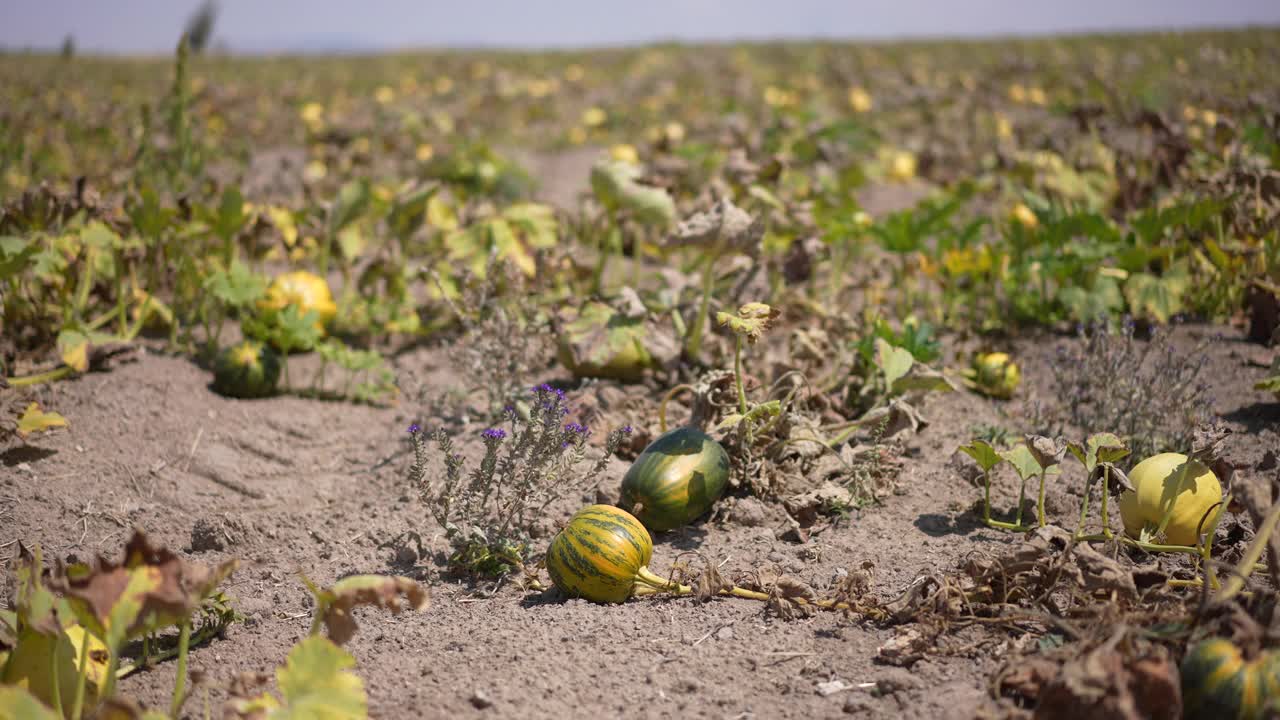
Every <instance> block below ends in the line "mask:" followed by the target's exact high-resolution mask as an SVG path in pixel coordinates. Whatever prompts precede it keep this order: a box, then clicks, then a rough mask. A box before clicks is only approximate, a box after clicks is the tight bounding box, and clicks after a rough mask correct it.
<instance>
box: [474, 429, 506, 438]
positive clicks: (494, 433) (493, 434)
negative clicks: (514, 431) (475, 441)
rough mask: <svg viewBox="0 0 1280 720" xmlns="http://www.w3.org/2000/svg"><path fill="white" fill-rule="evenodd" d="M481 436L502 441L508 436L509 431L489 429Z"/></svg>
mask: <svg viewBox="0 0 1280 720" xmlns="http://www.w3.org/2000/svg"><path fill="white" fill-rule="evenodd" d="M480 434H481V435H482V436H484V437H485V438H486V439H489V440H501V439H503V438H505V437H506V436H507V431H506V430H503V429H502V428H489V429H488V430H485V431H484V432H482V433H480Z"/></svg>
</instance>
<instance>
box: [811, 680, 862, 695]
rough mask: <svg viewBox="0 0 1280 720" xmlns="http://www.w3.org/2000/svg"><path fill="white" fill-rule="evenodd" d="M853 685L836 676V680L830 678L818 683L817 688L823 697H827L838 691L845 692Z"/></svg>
mask: <svg viewBox="0 0 1280 720" xmlns="http://www.w3.org/2000/svg"><path fill="white" fill-rule="evenodd" d="M851 687H853V686H852V685H850V684H849V683H847V682H845V681H843V680H841V679H839V678H836V679H835V680H828V681H826V682H820V683H818V687H817V690H818V694H819V695H821V696H822V697H827V696H828V695H835V694H836V693H838V692H844V691H845V690H848V689H849V688H851Z"/></svg>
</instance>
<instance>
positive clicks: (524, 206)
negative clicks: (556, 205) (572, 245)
mask: <svg viewBox="0 0 1280 720" xmlns="http://www.w3.org/2000/svg"><path fill="white" fill-rule="evenodd" d="M502 217H503V218H504V219H505V220H506V221H507V222H509V223H510V224H511V227H512V228H513V229H514V230H515V231H516V233H517V234H518V235H519V236H520V237H521V238H523V239H524V242H525V243H526V244H528V245H529V247H532V248H551V247H555V245H556V242H557V241H558V240H559V226H558V224H557V223H556V215H555V210H553V209H552V208H551V206H549V205H540V204H538V203H516V204H515V205H512V206H510V207H508V208H507V209H506V210H503V211H502Z"/></svg>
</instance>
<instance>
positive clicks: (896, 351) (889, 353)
mask: <svg viewBox="0 0 1280 720" xmlns="http://www.w3.org/2000/svg"><path fill="white" fill-rule="evenodd" d="M876 364H877V365H879V366H880V371H881V372H883V373H884V383H885V386H886V387H888V388H893V386H894V383H896V382H898V380H899V379H900V378H902V377H905V376H906V374H907V373H908V372H910V371H911V366H912V365H914V364H915V358H914V357H912V356H911V352H910V351H909V350H907V349H905V348H900V347H895V346H893V345H890V344H889V343H887V342H885V341H884V340H883V339H882V338H876Z"/></svg>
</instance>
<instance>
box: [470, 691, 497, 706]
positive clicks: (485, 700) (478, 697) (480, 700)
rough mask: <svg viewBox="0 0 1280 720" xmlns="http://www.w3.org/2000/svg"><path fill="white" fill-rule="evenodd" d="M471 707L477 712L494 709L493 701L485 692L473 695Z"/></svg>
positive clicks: (476, 692)
mask: <svg viewBox="0 0 1280 720" xmlns="http://www.w3.org/2000/svg"><path fill="white" fill-rule="evenodd" d="M471 705H472V707H474V708H475V709H477V710H484V709H485V708H491V707H493V700H492V699H490V698H489V696H488V695H487V694H486V693H485V691H483V690H476V691H475V692H473V693H471Z"/></svg>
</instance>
